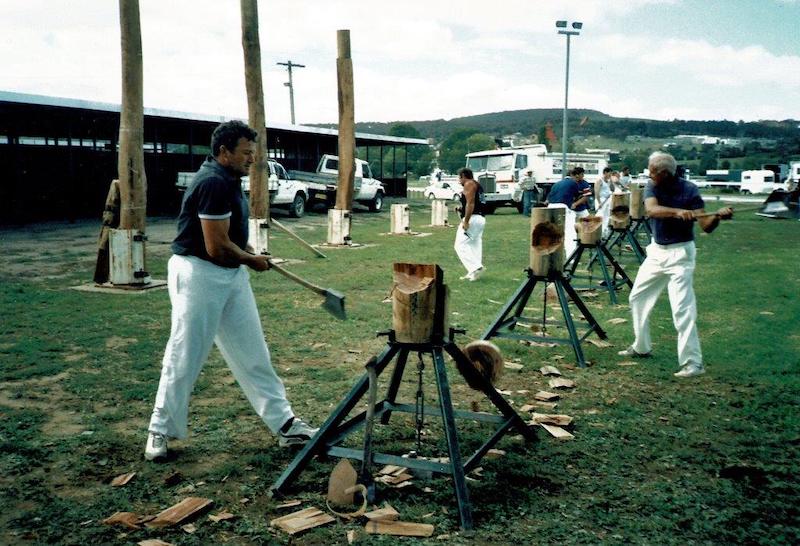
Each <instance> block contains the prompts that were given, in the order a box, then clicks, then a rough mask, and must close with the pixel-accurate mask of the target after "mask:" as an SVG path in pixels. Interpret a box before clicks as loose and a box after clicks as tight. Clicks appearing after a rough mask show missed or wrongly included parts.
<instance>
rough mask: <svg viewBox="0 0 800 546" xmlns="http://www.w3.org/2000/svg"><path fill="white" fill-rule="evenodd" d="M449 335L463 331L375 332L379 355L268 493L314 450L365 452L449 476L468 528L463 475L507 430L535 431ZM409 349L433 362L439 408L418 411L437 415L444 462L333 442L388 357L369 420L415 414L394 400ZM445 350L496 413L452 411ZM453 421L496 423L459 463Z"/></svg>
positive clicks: (351, 423) (355, 455)
mask: <svg viewBox="0 0 800 546" xmlns="http://www.w3.org/2000/svg"><path fill="white" fill-rule="evenodd" d="M455 333H463V331H459V330H455V329H452V328H451V329H450V334H449V338H450V339H447V340H441V339H440V340H436V341H432V342H430V343H401V342H398V341H396V340H395V334H394V331H393V330H389V331H387V332H381V333H379V334H378V335H386V336H388V338H389V340H388V342H387V344H386V347H385V348H384V349H383V351H382V352H381V354H380V355H378V356H376V357H373V358H372V359H370V361H369V362H368V363H367V368H368V369H369V368H371V370H370V371H368V373H367V374H365V375H364V376H363V377H362V378H361V379H359V380H358V382H356V384H355V385H354V386H353V388H352V389H351V390H350V392H349V393H348V394H347V396H345V398H344V399H343V400H342V401H341V402H340V403H339V405H338V406H337V407H336V409H335V410H334V411H333V412H332V413H331V414H330V415H329V416H328V419H327V420H326V421H325V423H324V424H323V425H322V427H320V429H319V432H318V433H317V434H316V435H315V436H314V437H313V438H312V439H311V440H310V441H309V442H308V443H307V444H306V445H305V446H304V447H303V449H302V450H301V451H300V452H299V453H298V454H297V456H296V457H295V458H294V460H293V461H292V462H291V463H290V464H289V466H288V467H287V468H286V470H284V471H283V473H282V474H281V475H280V477H279V478H278V479H277V480H276V481H275V483H274V484H272V487H271V488H270V489H271V491H272V492H273V493H275V494H280V493H282V492H283V491H285V490H286V489H287V488H288V487H289V486H290V485H291V484H292V482H293V481H294V480H295V479H296V478H297V477H298V476H299V474H300V473H301V472H302V471H303V469H304V468H305V467H306V466H307V465H308V463H309V462H311V459H312V458H313V457H314V456H315V455H317V454H321V455H332V456H334V457H347V458H349V459H355V460H360V461H364V459H365V453H367V455H366V458H367V459H368V462H369V463H372V462H374V463H379V464H392V465H398V466H404V467H406V468H412V469H416V470H422V471H427V472H435V473H441V474H449V475H450V476H452V478H453V488H454V490H455V494H456V500H457V502H458V512H459V516H460V518H461V527H462V528H463V529H464V530H470V529H472V506H471V504H470V500H469V493H468V491H467V485H466V479H465V474H466V473H468V472H470V471H471V470H473V469H475V468H476V467H477V466H478V465H479V463H480V460H481V458H482V457H483V456H484V455H485V454H486V453H487V452H488V451H489V450H490V449H491V448H492V447H493V446H494V445H496V444H497V442H499V441H500V439H501V438H502V437H503V436H505V434H507V433H508V432H510V431H512V430H514V431H516V432H517V433H519V434H522V435H523V436H524V437H525V439H526V440H529V441H534V440H536V433H535V431H534V429H533V428H531V427H530V426H528V425H527V424H526V423H525V421H524V420H523V419H522V418H521V417H520V416H519V414H517V412H516V411H515V410H514V408H512V407H511V406H510V405H509V403H508V402H507V401H506V400H505V399H504V398H503V397H502V395H500V394H499V393H498V392H497V391H496V390H495V388H494V387H493V386H492V384H491V383H490V382H489V381H487V380H486V379H485V378H484V377H483V376H482V375H481V374H480V373H478V372H477V371H476V370H475V368H474V367H473V366H472V364H471V363H470V362H469V361H468V360H467V358H466V356H464V353H462V352H461V349H459V348H458V347H457V346H456V345H455V343H453V341H452V339H453V336H454V334H455ZM411 352H417V353H422V354H425V353H427V354H429V355H430V356H431V358H432V360H433V368H434V373H435V375H436V386H437V388H438V393H439V407H438V408H436V409H428V408H424V407H423V408H422V411H423V412H424V415H432V416H437V417H441V418H442V422H443V426H444V432H445V439H446V441H447V449H448V455H449V462H436V461H429V460H425V459H414V458H407V457H401V456H399V455H390V454H386V453H377V452H373V451H372V450H371V447H368V446H369V444H370V442H365V444H367V445H365V449H364V450H361V449H354V448H347V447H343V446H341V445H339V444H341V443H342V442H343V441H344V440H345V438H346V437H347V436H348V435H350V434H351V433H353V432H354V431H355V430H357V429H358V428H359V427H361V426H363V425H364V424H365V422H366V419H367V411H362V412H360V413H358V414H356V415H355V416H353V417H350V418H349V419H348V418H347V417H348V415H349V413H350V411H351V410H352V409H353V408H354V407H355V406H356V405H357V404H358V403H359V402H360V401H361V400H362V398H363V397H364V395H365V393H366V392H367V389H368V387H369V375H370V373H374V374H375V377H376V378H377V377H378V376H380V374H381V373H382V372H383V371H384V370H385V369H386V367H387V366H388V365H389V364H390V363H391V362H392V361H393V360H395V367H394V370H393V372H392V377H391V379H390V380H389V386H388V389H387V392H386V398H385V399H384V400H382V401H380V402H377V403H376V404H375V405H374V418H375V419H378V418H379V419H380V420H381V423H383V424H388V422H389V419H390V417H391V414H392V413H393V412H404V413H417V412H419V411H420V408H419V406H418V405H417V406H415V405H413V404H401V403H397V394H398V391H399V388H400V381H401V380H402V378H403V372H404V370H405V367H406V361H407V360H408V355H409V353H411ZM445 353H447V354H449V355H450V356H451V357H452V358H453V360H455V361H456V362H457V363H459V364H460V366H459V368H460V369H461V370H462V373H464V374H465V375H469V378H468V379H469V382H470V384H472V385H479V386H480V388H481V391H482V392H483V393H484V394H485V395H486V396H487V397H488V398H489V400H490V401H491V403H492V404H493V405H494V406H495V407H496V408H497V409H498V410H499V411H500V413H501V415H492V414H488V413H482V412H481V413H478V412H469V411H457V410H454V409H453V403H452V401H451V398H450V384H449V382H448V379H447V370H446V369H445V363H444V354H445ZM456 419H472V420H475V421H482V422H488V423H493V424H495V425H497V428H496V429H495V431H494V433H493V434H492V435H491V436H490V437H489V438H488V439H487V440H486V442H484V443H483V445H481V446H480V447H479V448H478V449H477V451H475V452H474V453H473V454H472V455H470V456H469V457H468V458H467V460H466V461H464V460H463V459H462V456H461V450H460V447H459V441H458V434H457V432H456V424H455V420H456ZM368 466H369V465H368ZM361 480H367V481H371V480H372V476H371V475H370V476H364V475H362V476H361ZM364 485H366V486H367V488H368V490H369V489H370V488H372V490H373V491H374V484H372V483H368V484H364ZM370 500H372V499H370Z"/></svg>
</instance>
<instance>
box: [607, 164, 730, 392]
mask: <svg viewBox="0 0 800 546" xmlns="http://www.w3.org/2000/svg"><path fill="white" fill-rule="evenodd" d="M676 168H677V164H676V162H675V158H674V157H672V156H671V155H670V154H667V153H664V152H655V153H653V154H651V155H650V160H649V163H648V169H649V172H650V179H651V180H650V182H649V183H648V185H647V187H646V188H645V190H644V197H645V201H644V203H645V208H646V210H647V216H648V217H649V218H650V222H651V224H652V228H653V242H652V243H651V244H650V245H648V246H647V258H646V259H645V261H644V263H642V266H641V267H640V268H639V271H638V273H637V274H636V281H635V282H634V284H633V288H632V289H631V294H630V298H629V301H630V307H631V315H632V317H633V320H632V322H633V334H634V341H633V344H632V345H631V346H630V347H628V348H627V349H625V350H624V351H620V352H619V355H620V356H625V357H647V356H650V353H651V351H652V344H651V341H650V323H649V318H650V313H651V311H652V310H653V307H654V306H655V304H656V301H657V300H658V297H659V296H660V294H661V292H662V291H663V290H664V288H667V290H668V293H669V304H670V307H671V308H672V322H673V324H674V325H675V329H676V330H677V332H678V365H679V366H680V370H678V372H676V373H675V374H674V375H675V376H676V377H693V376H696V375H700V374H702V373H705V367H704V365H703V355H702V352H701V350H700V338H699V336H698V335H697V324H696V321H697V302H696V300H695V296H694V288H693V286H692V284H693V279H694V267H695V245H694V222H695V221H696V222H698V223H699V224H700V227H701V228H702V230H703V231H705V232H706V233H711V232H712V231H714V230H715V229H716V228H717V226H718V225H719V223H720V220H722V219H728V218H731V217H732V216H733V211H732V210H731V209H730V208H728V207H724V208H721V209H719V210H718V211H717V212H716V213H715V214H713V215H710V216H699V215H700V214H703V212H704V208H703V207H704V206H705V205H704V203H703V199H702V197H700V192H699V191H698V189H697V186H695V185H694V184H692V183H691V182H689V181H687V180H684V179H682V178H680V177H678V176H676Z"/></svg>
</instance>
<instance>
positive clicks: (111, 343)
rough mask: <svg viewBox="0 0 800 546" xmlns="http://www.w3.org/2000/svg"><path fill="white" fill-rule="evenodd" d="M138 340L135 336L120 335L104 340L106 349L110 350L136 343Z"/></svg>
mask: <svg viewBox="0 0 800 546" xmlns="http://www.w3.org/2000/svg"><path fill="white" fill-rule="evenodd" d="M138 342H139V340H138V339H136V338H135V337H120V336H111V337H110V338H108V339H107V340H106V349H109V350H111V351H116V350H118V349H124V348H125V347H127V346H128V345H132V344H134V343H138Z"/></svg>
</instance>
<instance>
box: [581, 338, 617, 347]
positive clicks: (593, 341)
mask: <svg viewBox="0 0 800 546" xmlns="http://www.w3.org/2000/svg"><path fill="white" fill-rule="evenodd" d="M586 341H588V342H589V343H591V344H592V345H594V346H595V347H599V348H601V349H605V348H606V347H613V345H612V344H611V343H609V342H608V341H604V340H602V339H591V338H590V339H587V340H586Z"/></svg>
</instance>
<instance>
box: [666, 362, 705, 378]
mask: <svg viewBox="0 0 800 546" xmlns="http://www.w3.org/2000/svg"><path fill="white" fill-rule="evenodd" d="M704 373H706V369H705V368H704V367H703V365H702V364H687V365H686V366H684V367H683V368H681V369H680V371H678V372H675V373H674V374H673V375H674V376H675V377H694V376H696V375H703V374H704Z"/></svg>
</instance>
